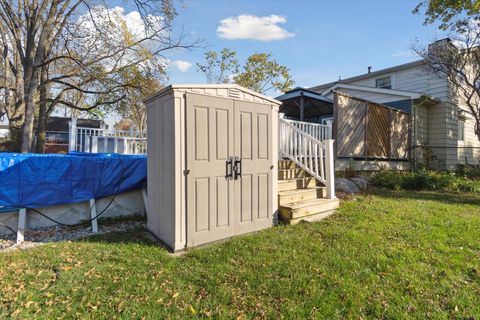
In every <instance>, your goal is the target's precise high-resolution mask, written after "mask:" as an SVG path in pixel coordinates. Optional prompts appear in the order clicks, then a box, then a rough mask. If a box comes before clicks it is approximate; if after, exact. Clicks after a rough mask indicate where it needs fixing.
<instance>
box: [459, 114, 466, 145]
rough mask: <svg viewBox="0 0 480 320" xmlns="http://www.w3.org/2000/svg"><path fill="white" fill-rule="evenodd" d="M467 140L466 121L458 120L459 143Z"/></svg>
mask: <svg viewBox="0 0 480 320" xmlns="http://www.w3.org/2000/svg"><path fill="white" fill-rule="evenodd" d="M463 140H465V120H464V119H458V141H463Z"/></svg>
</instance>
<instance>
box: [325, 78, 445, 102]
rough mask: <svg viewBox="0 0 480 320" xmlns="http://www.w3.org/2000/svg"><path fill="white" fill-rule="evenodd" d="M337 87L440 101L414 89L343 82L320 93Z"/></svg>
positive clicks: (427, 100) (412, 98) (327, 92)
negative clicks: (384, 87) (406, 89)
mask: <svg viewBox="0 0 480 320" xmlns="http://www.w3.org/2000/svg"><path fill="white" fill-rule="evenodd" d="M337 89H348V90H357V91H364V92H373V93H381V94H385V95H390V96H395V97H405V98H407V99H410V100H421V101H422V102H425V103H428V104H431V105H435V104H438V103H440V100H438V99H436V98H433V97H431V96H429V95H426V94H424V93H420V92H414V91H404V90H393V89H383V88H375V87H367V86H359V85H353V84H344V83H337V84H334V85H333V86H331V87H329V88H328V89H326V90H324V91H323V92H322V95H327V94H329V93H331V92H332V91H335V90H337Z"/></svg>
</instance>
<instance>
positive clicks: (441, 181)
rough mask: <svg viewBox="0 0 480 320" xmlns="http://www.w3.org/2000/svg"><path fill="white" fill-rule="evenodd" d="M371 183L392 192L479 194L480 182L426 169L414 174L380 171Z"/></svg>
mask: <svg viewBox="0 0 480 320" xmlns="http://www.w3.org/2000/svg"><path fill="white" fill-rule="evenodd" d="M371 183H372V184H373V185H374V186H376V187H379V188H386V189H393V190H400V189H403V190H428V191H448V192H458V191H460V192H480V180H470V179H467V178H465V177H458V176H456V175H455V173H453V172H436V171H429V170H426V169H421V170H419V171H416V172H395V171H387V170H382V171H379V172H378V173H377V174H376V175H374V176H373V177H372V179H371Z"/></svg>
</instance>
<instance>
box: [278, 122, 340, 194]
mask: <svg viewBox="0 0 480 320" xmlns="http://www.w3.org/2000/svg"><path fill="white" fill-rule="evenodd" d="M278 127H279V152H280V157H282V158H283V157H285V158H288V159H290V160H292V161H294V162H295V163H296V164H297V165H298V166H299V167H301V168H302V169H304V170H305V171H306V172H307V173H309V174H311V175H312V176H313V177H314V178H315V179H317V180H318V181H320V182H321V183H323V184H324V185H325V186H326V188H327V198H329V199H334V198H335V176H334V175H335V170H334V162H333V161H334V160H333V140H331V139H326V140H324V141H321V140H319V139H316V138H314V137H313V136H311V135H310V134H308V133H307V132H305V131H303V130H300V129H299V128H298V127H297V126H296V125H294V124H293V123H292V121H290V120H286V119H283V118H280V119H279V126H278Z"/></svg>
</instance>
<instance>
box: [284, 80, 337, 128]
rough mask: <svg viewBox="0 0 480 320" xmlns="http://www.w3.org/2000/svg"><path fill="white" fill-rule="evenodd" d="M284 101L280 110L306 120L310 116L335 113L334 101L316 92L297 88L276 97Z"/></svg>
mask: <svg viewBox="0 0 480 320" xmlns="http://www.w3.org/2000/svg"><path fill="white" fill-rule="evenodd" d="M275 99H276V100H280V101H282V105H281V106H280V112H282V113H285V115H286V116H287V117H288V118H293V119H299V120H300V121H304V120H306V119H308V118H316V117H322V116H331V115H333V101H332V100H331V99H329V98H326V97H324V96H322V95H321V94H318V93H316V92H313V91H310V90H306V89H303V88H295V89H293V90H290V91H288V92H286V93H285V94H283V95H281V96H279V97H276V98H275Z"/></svg>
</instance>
